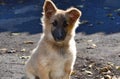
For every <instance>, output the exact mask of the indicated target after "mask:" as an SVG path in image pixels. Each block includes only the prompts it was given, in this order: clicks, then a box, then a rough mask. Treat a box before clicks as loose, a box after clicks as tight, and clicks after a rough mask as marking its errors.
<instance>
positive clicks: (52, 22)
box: [43, 0, 81, 42]
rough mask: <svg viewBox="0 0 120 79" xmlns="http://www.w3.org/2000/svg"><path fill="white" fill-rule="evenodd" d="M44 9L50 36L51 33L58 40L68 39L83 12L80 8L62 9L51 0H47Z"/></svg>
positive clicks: (46, 27)
mask: <svg viewBox="0 0 120 79" xmlns="http://www.w3.org/2000/svg"><path fill="white" fill-rule="evenodd" d="M43 10H44V11H43V12H44V15H43V16H44V21H45V22H44V24H45V30H46V32H47V34H49V36H50V34H51V36H52V38H53V39H54V41H56V42H63V41H65V40H67V37H68V36H69V35H71V33H72V31H73V30H74V28H75V24H76V22H77V20H78V19H79V17H80V16H81V12H80V11H79V10H78V9H76V8H70V9H67V10H65V11H64V10H60V9H57V7H56V6H55V5H54V3H53V2H52V1H50V0H46V1H45V4H44V6H43ZM74 31H75V30H74ZM52 38H49V39H52Z"/></svg>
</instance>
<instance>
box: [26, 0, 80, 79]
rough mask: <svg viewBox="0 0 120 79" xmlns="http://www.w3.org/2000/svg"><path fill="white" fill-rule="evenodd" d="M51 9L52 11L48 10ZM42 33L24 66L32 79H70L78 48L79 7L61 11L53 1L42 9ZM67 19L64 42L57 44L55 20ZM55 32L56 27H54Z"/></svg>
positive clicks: (47, 1) (46, 2)
mask: <svg viewBox="0 0 120 79" xmlns="http://www.w3.org/2000/svg"><path fill="white" fill-rule="evenodd" d="M49 9H50V10H49ZM43 12H44V13H43V17H42V23H43V34H42V36H41V39H40V41H39V43H38V45H37V47H36V48H35V49H34V50H33V51H32V55H31V58H30V59H29V60H28V62H27V63H26V66H25V70H26V74H27V77H28V78H29V79H35V78H36V77H39V79H70V74H71V71H72V70H73V65H74V63H75V59H76V45H75V41H74V36H75V29H76V27H77V25H78V23H79V21H78V20H79V17H80V16H81V12H80V11H79V10H78V9H76V8H70V9H67V10H65V11H64V10H60V9H57V7H56V6H55V5H54V3H53V2H52V1H50V0H46V1H45V4H44V6H43ZM61 16H65V18H66V19H67V22H68V26H67V28H66V31H67V32H68V33H67V35H66V37H65V40H64V41H62V42H56V41H55V40H54V39H53V36H52V34H51V28H52V24H51V23H52V22H53V21H54V19H58V21H61V20H62V19H60V17H61ZM53 29H54V28H53Z"/></svg>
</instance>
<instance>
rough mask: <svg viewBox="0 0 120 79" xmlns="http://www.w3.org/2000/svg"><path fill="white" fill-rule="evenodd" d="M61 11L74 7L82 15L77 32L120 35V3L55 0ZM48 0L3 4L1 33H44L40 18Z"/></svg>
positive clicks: (4, 1)
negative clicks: (45, 1)
mask: <svg viewBox="0 0 120 79" xmlns="http://www.w3.org/2000/svg"><path fill="white" fill-rule="evenodd" d="M53 2H54V3H55V4H56V6H57V7H58V8H60V9H64V10H65V9H67V8H69V7H71V6H74V7H76V8H78V9H80V10H81V11H82V17H81V20H80V21H81V25H80V26H79V27H78V29H77V30H76V32H77V33H78V32H83V33H85V34H88V35H89V34H94V33H99V32H103V33H105V34H113V33H118V32H120V0H53ZM43 3H44V0H0V32H6V31H9V32H28V33H30V34H36V33H40V32H42V26H41V22H40V17H41V16H42V6H43Z"/></svg>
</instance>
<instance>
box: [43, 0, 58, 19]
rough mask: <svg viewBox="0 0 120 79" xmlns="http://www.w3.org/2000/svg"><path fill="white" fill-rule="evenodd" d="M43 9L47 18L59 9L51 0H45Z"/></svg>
mask: <svg viewBox="0 0 120 79" xmlns="http://www.w3.org/2000/svg"><path fill="white" fill-rule="evenodd" d="M43 11H44V14H45V16H46V17H47V18H50V17H51V16H52V15H53V14H55V12H56V11H57V8H56V6H55V4H54V3H53V2H52V1H51V0H45V3H44V6H43Z"/></svg>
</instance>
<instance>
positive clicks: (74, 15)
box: [67, 8, 82, 23]
mask: <svg viewBox="0 0 120 79" xmlns="http://www.w3.org/2000/svg"><path fill="white" fill-rule="evenodd" d="M81 14H82V13H81V11H80V10H78V9H77V8H70V9H68V10H67V16H68V18H69V21H70V23H73V22H75V21H76V20H77V19H78V18H80V16H81Z"/></svg>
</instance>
